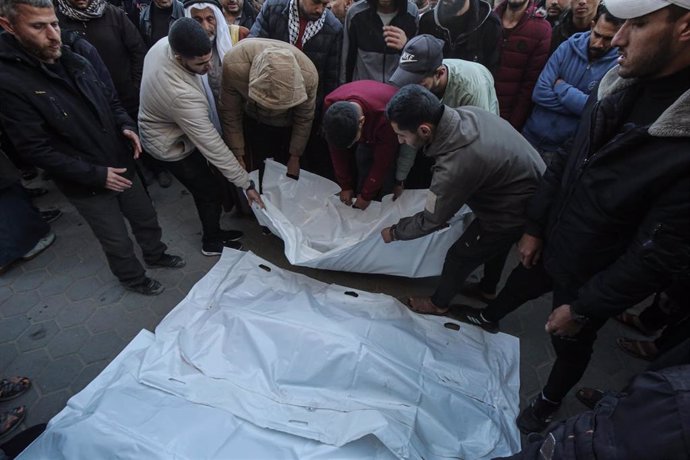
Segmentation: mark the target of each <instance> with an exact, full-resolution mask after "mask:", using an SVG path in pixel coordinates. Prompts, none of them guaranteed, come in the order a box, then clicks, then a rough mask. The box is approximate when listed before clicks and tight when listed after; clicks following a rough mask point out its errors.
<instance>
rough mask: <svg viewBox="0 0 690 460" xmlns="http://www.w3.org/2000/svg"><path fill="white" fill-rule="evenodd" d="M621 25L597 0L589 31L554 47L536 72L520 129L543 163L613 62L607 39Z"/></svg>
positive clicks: (613, 53) (562, 142) (560, 144)
mask: <svg viewBox="0 0 690 460" xmlns="http://www.w3.org/2000/svg"><path fill="white" fill-rule="evenodd" d="M622 24H623V21H622V20H621V19H618V18H617V17H615V16H613V15H611V13H609V12H608V11H607V10H606V7H605V6H604V5H603V4H601V5H599V11H598V12H597V16H596V18H595V19H594V21H592V30H591V31H589V32H585V33H581V34H575V35H573V36H572V37H570V39H568V40H567V41H566V42H565V43H564V44H562V45H561V46H559V47H558V49H557V50H556V52H555V53H554V54H553V55H552V56H551V57H550V58H549V61H548V62H547V63H546V67H544V70H543V71H542V72H541V75H539V80H537V85H536V86H535V87H534V92H533V93H532V101H534V104H535V105H534V109H533V110H532V114H531V115H530V117H529V118H528V119H527V122H526V123H525V127H524V129H523V130H522V134H523V135H524V136H525V137H526V138H527V140H528V141H530V143H531V144H532V145H533V146H534V147H535V148H536V149H537V151H539V153H540V154H541V155H542V157H543V158H544V161H546V162H547V163H548V162H549V161H550V157H551V156H552V155H553V152H555V151H557V150H558V149H559V148H561V147H563V146H564V145H565V144H566V142H567V141H568V140H569V139H570V138H571V137H573V136H574V135H575V130H576V129H577V126H578V124H579V123H580V118H581V117H582V112H583V111H584V109H585V104H586V103H587V98H588V97H589V94H590V92H591V91H592V89H593V88H594V87H595V86H596V85H597V84H598V83H599V80H601V78H602V77H603V76H604V75H605V74H606V72H608V71H609V69H610V68H611V67H613V66H614V65H615V64H616V59H617V58H618V50H617V48H614V47H613V46H612V45H611V40H613V36H614V35H616V32H617V31H618V29H619V28H620V26H621V25H622Z"/></svg>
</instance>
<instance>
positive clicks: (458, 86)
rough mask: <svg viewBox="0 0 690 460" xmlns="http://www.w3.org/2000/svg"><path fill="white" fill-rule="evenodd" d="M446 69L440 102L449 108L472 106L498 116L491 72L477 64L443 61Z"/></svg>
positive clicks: (458, 60)
mask: <svg viewBox="0 0 690 460" xmlns="http://www.w3.org/2000/svg"><path fill="white" fill-rule="evenodd" d="M443 65H445V66H446V68H447V69H448V84H447V85H446V90H445V92H444V93H443V98H441V102H443V103H444V104H445V105H447V106H449V107H453V108H455V107H460V106H464V105H473V106H475V107H480V108H482V109H484V110H487V111H489V112H492V113H495V114H496V115H498V114H499V111H498V99H496V89H495V88H494V78H493V77H492V76H491V72H489V70H488V69H487V68H486V67H484V66H483V65H481V64H479V63H477V62H471V61H465V60H462V59H444V60H443Z"/></svg>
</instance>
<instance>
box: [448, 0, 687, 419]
mask: <svg viewBox="0 0 690 460" xmlns="http://www.w3.org/2000/svg"><path fill="white" fill-rule="evenodd" d="M606 4H607V7H608V8H609V11H611V13H612V14H613V15H616V16H618V17H621V18H626V19H627V20H626V22H625V23H624V25H623V26H622V27H621V29H620V30H619V31H618V33H617V34H616V36H615V37H614V39H613V42H612V44H613V46H617V47H618V48H619V52H620V55H621V56H620V57H619V59H618V64H619V65H618V66H617V67H615V68H613V69H612V70H611V71H610V72H609V73H608V74H607V75H606V76H605V77H604V78H603V79H602V81H601V83H600V86H599V88H598V91H593V92H592V95H593V99H596V100H592V101H590V102H591V107H590V110H589V112H587V113H585V115H584V117H583V122H582V124H581V125H580V129H579V131H578V133H577V134H576V136H575V140H574V144H573V147H572V149H571V151H570V152H569V154H568V155H565V154H561V155H556V157H555V158H554V160H553V162H552V163H551V164H550V165H549V167H548V169H547V171H546V173H545V174H544V177H543V179H542V183H541V185H540V188H539V189H538V191H537V193H536V194H535V196H534V198H533V199H532V201H531V202H530V203H529V205H528V208H527V225H526V226H525V233H524V235H523V237H522V239H521V240H520V242H519V244H518V249H519V251H520V257H521V265H518V267H517V268H516V269H515V270H514V271H513V272H512V273H511V275H510V277H509V279H508V281H507V282H506V286H505V288H504V289H503V291H501V293H500V294H499V296H498V297H497V298H496V300H494V301H493V302H491V303H490V304H489V306H488V307H487V308H486V309H485V310H474V309H469V308H464V309H462V310H461V311H460V312H459V314H460V315H461V317H462V318H463V319H464V320H465V321H467V322H469V323H472V324H476V325H478V326H480V327H483V328H485V329H487V330H489V329H494V330H495V329H496V327H497V325H498V320H499V319H501V318H503V317H504V316H506V315H507V314H508V313H510V312H511V311H513V310H515V309H516V308H518V307H519V306H520V305H522V304H523V303H525V302H527V301H528V300H531V299H534V298H536V297H538V296H540V295H542V294H544V293H546V292H549V291H553V308H554V309H553V312H552V313H551V315H550V316H549V318H548V320H547V322H546V325H545V329H546V332H547V333H549V334H551V335H552V343H553V346H554V349H555V351H556V362H555V363H554V366H553V368H552V370H551V374H550V376H549V379H548V381H547V383H546V386H545V387H544V388H543V390H542V393H541V395H540V396H539V397H537V398H536V399H535V400H534V401H533V402H532V403H531V405H530V406H529V407H527V408H526V409H525V410H524V411H523V412H522V413H521V414H520V416H519V417H518V420H517V423H518V427H520V429H521V430H522V431H523V432H535V431H541V430H543V429H544V428H545V427H546V425H547V422H548V421H549V419H550V417H551V415H552V414H553V413H554V412H555V411H556V410H557V409H558V407H559V405H560V402H561V400H562V399H563V398H564V397H565V396H566V394H567V393H568V392H569V391H570V389H571V388H572V387H573V386H574V385H575V384H576V383H577V382H578V381H579V380H580V378H581V377H582V375H583V373H584V372H585V370H586V368H587V365H588V363H589V359H590V356H591V353H592V347H593V344H594V340H595V339H596V335H597V331H598V330H599V328H601V327H602V326H603V324H604V323H605V322H606V320H607V319H608V318H611V317H613V316H616V315H618V314H620V313H622V312H623V311H624V310H625V309H626V308H628V307H629V306H630V305H635V304H637V303H639V302H641V301H643V300H644V299H646V298H647V297H649V296H650V295H652V294H653V293H654V292H657V291H660V290H663V289H666V288H667V287H668V286H670V285H671V284H672V283H673V282H674V280H676V279H680V278H682V277H683V276H684V275H686V274H687V273H688V271H690V199H689V197H690V0H669V1H661V0H634V1H633V0H607V2H606ZM542 248H543V255H542Z"/></svg>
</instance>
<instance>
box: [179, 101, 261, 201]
mask: <svg viewBox="0 0 690 460" xmlns="http://www.w3.org/2000/svg"><path fill="white" fill-rule="evenodd" d="M208 110H209V106H208V102H207V101H206V98H205V97H204V96H203V95H200V94H198V95H197V94H194V93H189V94H186V95H185V96H183V97H178V98H176V99H175V103H174V105H173V107H171V114H172V117H173V121H174V122H175V124H177V126H179V127H180V129H181V130H182V131H183V132H184V133H185V134H186V135H187V137H188V138H189V140H190V141H192V143H193V144H194V145H195V146H196V148H198V149H199V151H200V152H201V154H202V155H203V156H204V157H205V158H206V159H207V160H208V161H209V162H211V164H213V165H214V166H215V167H216V168H218V170H219V171H220V172H221V173H223V175H224V176H225V177H226V178H227V179H228V181H230V182H232V183H233V184H235V185H236V186H238V187H241V188H247V187H248V186H249V174H247V171H245V170H244V169H243V168H242V166H240V164H239V163H238V162H237V159H236V158H235V155H233V153H232V151H230V149H229V148H228V147H227V145H225V142H223V139H222V138H221V137H220V134H219V133H218V131H216V128H215V127H214V126H213V124H212V123H211V120H210V118H209V117H208Z"/></svg>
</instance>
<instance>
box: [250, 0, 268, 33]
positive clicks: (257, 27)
mask: <svg viewBox="0 0 690 460" xmlns="http://www.w3.org/2000/svg"><path fill="white" fill-rule="evenodd" d="M270 5H271V2H270V1H267V2H265V3H264V5H263V6H262V7H261V11H259V15H258V16H257V17H256V20H254V25H253V26H252V28H251V30H250V31H249V37H250V38H273V37H271V33H270V31H269V17H268V16H269V14H270V13H269V9H270ZM264 13H266V15H265V16H264Z"/></svg>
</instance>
